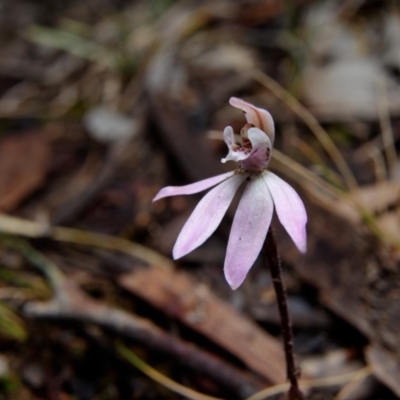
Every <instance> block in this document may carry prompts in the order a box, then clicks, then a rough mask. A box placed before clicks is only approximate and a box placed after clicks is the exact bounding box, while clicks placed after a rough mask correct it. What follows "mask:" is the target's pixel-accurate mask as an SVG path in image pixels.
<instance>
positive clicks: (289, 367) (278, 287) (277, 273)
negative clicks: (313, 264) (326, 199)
mask: <svg viewBox="0 0 400 400" xmlns="http://www.w3.org/2000/svg"><path fill="white" fill-rule="evenodd" d="M264 253H265V256H266V259H267V262H268V265H269V269H270V271H271V276H272V281H273V283H274V288H275V293H276V298H277V302H278V308H279V314H280V316H281V329H282V336H283V344H284V348H285V356H286V373H287V378H288V380H289V382H290V389H289V393H288V398H289V400H304V396H303V394H302V393H301V390H300V388H299V384H298V381H297V378H298V376H299V370H298V369H297V367H296V361H295V358H294V353H293V331H292V323H291V321H290V316H289V310H288V306H287V296H286V290H285V286H284V284H283V281H282V269H281V259H280V257H279V254H278V248H277V245H276V240H275V234H274V231H273V229H272V228H270V229H269V231H268V235H267V238H266V240H265V243H264Z"/></svg>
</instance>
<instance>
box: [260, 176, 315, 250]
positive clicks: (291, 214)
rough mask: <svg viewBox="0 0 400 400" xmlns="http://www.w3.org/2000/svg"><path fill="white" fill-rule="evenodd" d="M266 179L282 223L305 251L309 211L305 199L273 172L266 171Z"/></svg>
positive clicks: (294, 240)
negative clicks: (307, 211) (304, 202)
mask: <svg viewBox="0 0 400 400" xmlns="http://www.w3.org/2000/svg"><path fill="white" fill-rule="evenodd" d="M264 179H265V182H266V183H267V186H268V189H269V190H270V192H271V195H272V198H273V199H274V204H275V208H276V213H277V214H278V218H279V220H280V221H281V224H282V225H283V226H284V228H285V229H286V231H287V233H288V234H289V236H290V237H291V238H292V240H293V242H294V243H295V245H296V246H297V248H298V249H299V250H300V251H301V252H302V253H305V252H306V251H307V233H306V223H307V213H306V209H305V207H304V204H303V201H302V200H301V198H300V197H299V195H298V194H297V193H296V191H295V190H294V189H293V188H292V187H291V186H290V185H289V184H288V183H286V182H285V181H284V180H283V179H281V178H279V177H278V176H277V175H275V174H273V173H272V172H267V173H265V174H264Z"/></svg>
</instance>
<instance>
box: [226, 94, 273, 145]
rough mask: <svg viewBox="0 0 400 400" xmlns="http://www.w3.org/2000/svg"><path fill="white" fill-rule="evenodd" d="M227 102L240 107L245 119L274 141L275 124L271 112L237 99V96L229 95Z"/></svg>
mask: <svg viewBox="0 0 400 400" xmlns="http://www.w3.org/2000/svg"><path fill="white" fill-rule="evenodd" d="M229 104H230V105H231V106H233V107H236V108H240V109H241V110H242V111H244V113H245V114H246V120H247V122H248V123H249V124H253V125H254V126H256V127H257V128H260V129H261V130H262V131H263V132H265V133H266V134H267V135H268V137H269V138H270V140H271V143H272V144H273V143H274V139H275V126H274V120H273V119H272V116H271V114H270V113H269V112H268V111H267V110H264V109H262V108H258V107H255V106H253V104H250V103H247V101H244V100H241V99H238V98H237V97H231V98H230V99H229Z"/></svg>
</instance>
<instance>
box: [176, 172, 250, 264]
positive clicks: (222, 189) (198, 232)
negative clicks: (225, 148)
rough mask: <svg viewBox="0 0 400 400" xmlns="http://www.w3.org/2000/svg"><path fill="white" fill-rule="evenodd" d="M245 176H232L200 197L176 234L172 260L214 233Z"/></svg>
mask: <svg viewBox="0 0 400 400" xmlns="http://www.w3.org/2000/svg"><path fill="white" fill-rule="evenodd" d="M245 178H246V176H244V175H235V176H232V177H231V178H230V179H228V180H226V181H224V182H222V183H221V184H219V185H218V186H217V187H215V188H214V189H212V190H211V191H210V192H208V193H207V194H206V195H205V196H204V197H203V198H202V199H201V201H200V202H199V204H198V205H197V207H196V208H195V209H194V211H193V213H192V215H191V216H190V217H189V219H188V220H187V222H186V224H185V226H184V227H183V228H182V230H181V233H180V234H179V236H178V239H177V241H176V243H175V246H174V249H173V252H172V254H173V257H174V260H176V259H178V258H180V257H183V256H184V255H186V254H188V253H190V252H191V251H192V250H194V249H195V248H197V247H199V246H200V245H202V244H203V243H204V242H205V241H206V240H207V239H208V238H209V237H210V236H211V235H212V234H213V233H214V231H215V230H216V229H217V227H218V225H219V224H220V222H221V220H222V217H223V216H224V215H225V213H226V210H227V209H228V207H229V204H230V203H231V201H232V199H233V197H234V196H235V193H236V191H237V189H238V188H239V186H240V185H241V184H242V183H243V181H244V180H245Z"/></svg>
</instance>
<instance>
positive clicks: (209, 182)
mask: <svg viewBox="0 0 400 400" xmlns="http://www.w3.org/2000/svg"><path fill="white" fill-rule="evenodd" d="M234 174H235V171H231V172H226V173H225V174H221V175H217V176H213V177H212V178H208V179H203V180H202V181H198V182H195V183H191V184H190V185H185V186H167V187H165V188H162V189H161V190H160V191H159V192H158V193H157V195H156V196H155V197H154V199H153V203H154V202H155V201H157V200H160V199H162V198H163V197H169V196H178V195H186V194H194V193H199V192H202V191H203V190H206V189H208V188H210V187H212V186H215V185H217V184H218V183H220V182H222V181H224V180H225V179H228V178H230V177H231V176H233V175H234Z"/></svg>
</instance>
